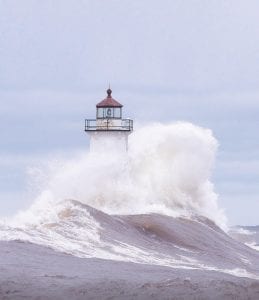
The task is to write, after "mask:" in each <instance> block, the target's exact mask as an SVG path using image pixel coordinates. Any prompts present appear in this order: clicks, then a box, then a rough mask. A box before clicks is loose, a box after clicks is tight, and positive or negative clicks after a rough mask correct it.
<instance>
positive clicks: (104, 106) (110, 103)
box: [96, 89, 123, 119]
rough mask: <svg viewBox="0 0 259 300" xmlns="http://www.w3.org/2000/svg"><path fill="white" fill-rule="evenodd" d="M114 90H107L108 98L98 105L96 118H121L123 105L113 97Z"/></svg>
mask: <svg viewBox="0 0 259 300" xmlns="http://www.w3.org/2000/svg"><path fill="white" fill-rule="evenodd" d="M111 94H112V90H111V89H108V90H107V98H105V99H104V100H103V101H101V102H100V103H98V104H97V105H96V119H121V118H122V107H123V105H122V104H120V103H119V102H118V101H116V100H115V99H113V98H112V96H111Z"/></svg>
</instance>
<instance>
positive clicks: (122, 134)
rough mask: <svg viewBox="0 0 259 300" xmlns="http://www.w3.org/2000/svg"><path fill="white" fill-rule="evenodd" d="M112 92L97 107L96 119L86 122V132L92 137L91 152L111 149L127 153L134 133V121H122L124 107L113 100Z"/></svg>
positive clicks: (109, 90) (108, 91) (109, 91)
mask: <svg viewBox="0 0 259 300" xmlns="http://www.w3.org/2000/svg"><path fill="white" fill-rule="evenodd" d="M111 94H112V90H111V89H110V88H109V89H108V90H107V97H106V98H105V99H104V100H102V101H101V102H100V103H98V104H97V105H96V119H86V120H85V131H86V132H87V133H88V134H89V135H90V150H91V152H105V151H108V150H110V149H112V150H116V151H124V152H126V151H127V149H128V136H129V135H130V133H131V132H132V131H133V120H130V119H122V107H123V105H122V104H120V103H119V102H118V101H116V100H115V99H113V98H112V95H111Z"/></svg>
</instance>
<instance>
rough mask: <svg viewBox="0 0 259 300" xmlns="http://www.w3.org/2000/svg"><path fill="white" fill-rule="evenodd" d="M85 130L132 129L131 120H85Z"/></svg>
mask: <svg viewBox="0 0 259 300" xmlns="http://www.w3.org/2000/svg"><path fill="white" fill-rule="evenodd" d="M85 131H133V120H130V119H119V120H118V119H115V120H113V119H107V120H103V119H101V120H98V119H97V120H94V119H86V120H85Z"/></svg>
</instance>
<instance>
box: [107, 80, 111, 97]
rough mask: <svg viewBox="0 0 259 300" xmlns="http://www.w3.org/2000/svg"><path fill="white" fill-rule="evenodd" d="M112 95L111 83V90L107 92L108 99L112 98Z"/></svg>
mask: <svg viewBox="0 0 259 300" xmlns="http://www.w3.org/2000/svg"><path fill="white" fill-rule="evenodd" d="M111 94H112V90H111V88H110V83H109V88H108V90H107V95H108V98H111Z"/></svg>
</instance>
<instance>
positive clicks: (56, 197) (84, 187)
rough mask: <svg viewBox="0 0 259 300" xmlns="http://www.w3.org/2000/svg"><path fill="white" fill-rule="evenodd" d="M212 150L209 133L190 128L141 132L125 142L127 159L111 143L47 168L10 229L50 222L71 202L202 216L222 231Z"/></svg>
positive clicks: (181, 125)
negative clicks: (58, 205)
mask: <svg viewBox="0 0 259 300" xmlns="http://www.w3.org/2000/svg"><path fill="white" fill-rule="evenodd" d="M217 147H218V143H217V141H216V139H215V138H214V137H213V135H212V132H211V131H210V130H208V129H204V128H201V127H197V126H194V125H193V124H190V123H183V122H178V123H172V124H167V125H165V124H160V123H156V124H151V125H147V126H144V127H142V128H139V129H137V130H136V131H134V132H133V133H132V134H131V135H130V136H129V150H128V153H122V152H121V151H118V149H119V148H118V147H117V145H116V142H114V140H113V141H112V142H111V144H106V145H105V147H104V148H103V149H102V150H101V151H98V152H95V153H89V152H88V151H87V149H86V150H85V152H84V153H82V154H81V155H78V156H77V157H75V158H74V159H73V160H69V161H63V162H60V163H58V164H53V165H51V168H49V169H48V171H47V173H46V174H45V176H43V178H44V180H43V181H44V183H43V184H42V192H40V194H39V196H38V197H37V198H36V200H35V202H34V204H33V205H32V206H31V208H30V209H29V210H27V211H24V212H20V213H19V214H17V215H16V216H15V217H14V218H13V219H12V221H11V223H13V224H16V225H18V224H20V225H22V224H23V225H25V224H41V223H45V222H50V221H51V220H56V219H57V216H56V212H55V210H54V209H53V207H54V206H55V204H56V203H59V202H60V201H63V200H66V199H75V200H77V201H80V202H81V203H83V204H87V205H90V206H92V207H94V208H96V209H98V210H101V211H104V212H106V213H108V214H140V213H151V212H157V213H161V214H166V215H172V216H181V215H183V216H188V217H191V216H192V215H202V216H206V217H208V218H210V219H212V220H213V221H215V222H216V223H217V224H218V225H220V226H221V227H224V226H225V224H226V218H225V216H224V213H223V212H222V210H221V209H220V208H219V207H218V204H217V195H216V193H215V192H214V187H213V184H212V183H211V181H210V176H211V172H212V169H213V165H214V160H215V154H216V151H217ZM38 181H39V180H38Z"/></svg>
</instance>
